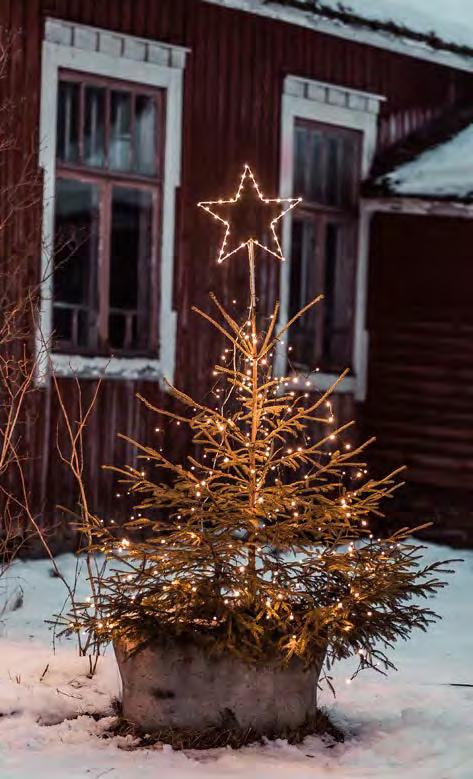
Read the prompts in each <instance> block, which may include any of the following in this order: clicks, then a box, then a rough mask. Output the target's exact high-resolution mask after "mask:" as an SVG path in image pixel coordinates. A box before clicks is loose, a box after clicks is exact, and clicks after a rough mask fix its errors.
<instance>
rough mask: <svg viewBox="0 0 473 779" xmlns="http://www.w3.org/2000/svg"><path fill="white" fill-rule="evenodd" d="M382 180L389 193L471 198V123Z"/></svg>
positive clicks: (472, 161) (472, 158)
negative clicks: (449, 138)
mask: <svg viewBox="0 0 473 779" xmlns="http://www.w3.org/2000/svg"><path fill="white" fill-rule="evenodd" d="M472 7H473V4H472ZM382 181H385V182H386V183H387V185H388V187H389V191H390V192H392V193H395V194H398V195H409V196H419V197H421V196H428V197H442V198H445V197H452V198H460V199H469V198H471V197H472V196H473V125H470V126H469V127H467V128H466V129H465V130H462V131H461V132H460V133H458V135H456V136H455V137H454V138H452V139H451V140H449V141H447V142H446V143H443V144H441V145H439V146H437V147H435V148H434V149H429V150H428V151H425V152H423V153H422V154H420V155H419V156H418V157H416V159H415V160H412V161H411V162H407V163H405V164H404V165H401V166H399V167H398V168H396V169H395V170H394V171H392V172H391V173H389V174H388V175H387V176H384V177H383V179H382Z"/></svg>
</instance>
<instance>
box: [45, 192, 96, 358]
mask: <svg viewBox="0 0 473 779" xmlns="http://www.w3.org/2000/svg"><path fill="white" fill-rule="evenodd" d="M98 204H99V193H98V189H97V187H96V186H95V185H93V184H86V183H83V182H81V181H75V180H73V179H62V178H58V179H57V180H56V203H55V252H54V276H53V289H54V293H53V308H54V317H53V328H54V331H55V339H56V341H57V342H58V341H59V342H60V341H62V342H67V343H68V344H69V345H71V346H80V347H85V346H92V345H93V340H94V333H95V303H94V297H95V269H96V264H97V249H98V229H97V227H98V218H99V212H98Z"/></svg>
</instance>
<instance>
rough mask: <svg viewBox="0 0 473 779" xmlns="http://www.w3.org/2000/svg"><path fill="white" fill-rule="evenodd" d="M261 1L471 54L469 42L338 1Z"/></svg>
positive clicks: (442, 48) (453, 51)
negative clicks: (365, 13) (367, 14)
mask: <svg viewBox="0 0 473 779" xmlns="http://www.w3.org/2000/svg"><path fill="white" fill-rule="evenodd" d="M263 4H264V5H282V6H287V7H289V8H295V9H298V10H301V11H304V12H306V13H307V12H308V11H309V12H312V13H313V15H314V16H320V17H323V18H325V19H329V20H330V21H334V22H339V23H341V24H345V25H349V26H350V27H359V28H362V29H365V30H369V31H370V32H375V33H386V34H388V35H393V36H395V37H398V38H406V39H409V40H411V41H415V42H416V43H421V44H424V45H425V46H428V47H430V48H431V49H433V50H436V51H448V52H450V53H451V54H456V55H458V56H460V57H469V58H473V46H467V45H466V44H459V43H455V42H454V41H445V40H443V39H442V38H440V36H438V35H437V34H436V33H435V32H434V31H433V30H431V31H429V32H426V33H423V32H417V30H413V29H411V28H410V27H407V26H406V25H403V24H399V23H398V22H394V21H381V20H376V19H367V18H366V17H364V16H361V15H360V14H358V13H356V12H355V11H353V10H352V9H351V8H349V7H348V6H345V5H343V4H342V3H339V4H338V6H337V8H331V7H330V6H327V5H325V4H324V3H323V2H320V0H263Z"/></svg>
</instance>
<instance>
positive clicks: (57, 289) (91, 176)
mask: <svg viewBox="0 0 473 779" xmlns="http://www.w3.org/2000/svg"><path fill="white" fill-rule="evenodd" d="M45 38H46V39H45V42H44V45H43V74H42V79H43V83H42V105H41V162H42V165H43V168H44V172H45V187H44V189H45V194H44V217H43V239H44V240H43V244H44V247H45V248H44V256H43V271H44V278H45V282H44V289H43V291H42V316H41V334H40V336H41V339H42V340H44V339H46V340H47V342H48V344H49V346H50V349H51V354H50V357H51V362H52V366H53V369H54V370H56V371H57V372H60V373H61V372H63V373H68V372H70V371H74V372H77V371H78V372H79V373H83V374H89V375H90V374H92V375H95V374H97V373H101V372H102V371H103V370H106V375H114V374H117V375H120V376H123V375H130V376H133V375H137V376H157V377H161V376H166V378H168V379H172V373H173V368H174V342H175V315H174V312H173V311H172V277H173V270H172V264H173V250H174V204H175V193H176V187H177V186H178V184H179V175H180V171H179V167H180V166H179V160H180V131H181V114H182V71H183V66H184V61H185V52H184V50H182V49H179V48H176V47H169V46H165V45H161V44H158V43H154V42H149V41H144V40H141V39H137V38H133V37H131V36H122V35H117V34H115V33H110V32H107V31H102V30H97V29H94V28H89V27H83V26H79V25H74V24H70V23H66V22H59V21H56V20H48V21H47V23H46V35H45Z"/></svg>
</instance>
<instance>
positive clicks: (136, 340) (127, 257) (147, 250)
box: [109, 187, 153, 349]
mask: <svg viewBox="0 0 473 779" xmlns="http://www.w3.org/2000/svg"><path fill="white" fill-rule="evenodd" d="M152 207H153V199H152V195H151V193H150V192H147V191H144V190H139V189H134V188H131V187H114V188H113V195H112V219H111V231H112V233H111V245H110V319H109V339H110V345H111V346H112V347H113V348H115V349H136V348H141V349H146V348H147V346H148V333H149V307H150V299H151V296H150V261H151V249H152V229H151V228H152Z"/></svg>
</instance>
